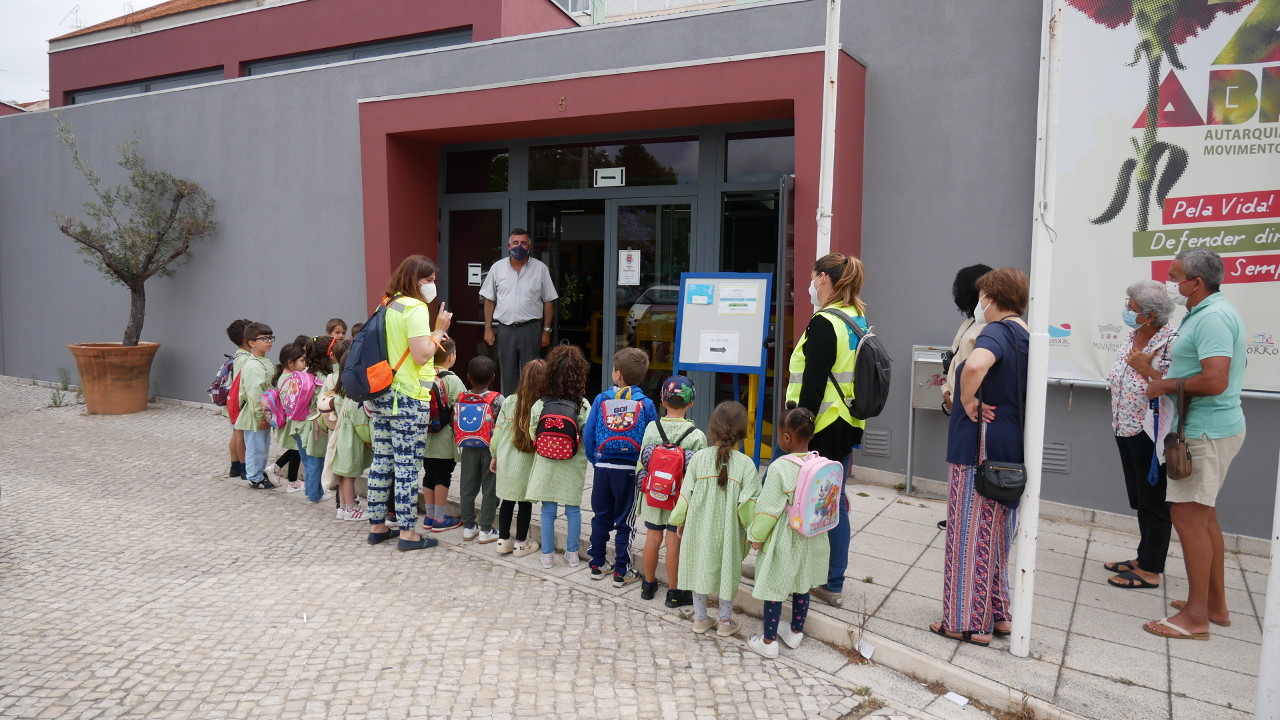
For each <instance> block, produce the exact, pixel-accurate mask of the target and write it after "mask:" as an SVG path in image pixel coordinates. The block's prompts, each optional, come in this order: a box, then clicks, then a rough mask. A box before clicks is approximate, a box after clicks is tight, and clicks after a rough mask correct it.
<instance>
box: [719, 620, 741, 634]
mask: <svg viewBox="0 0 1280 720" xmlns="http://www.w3.org/2000/svg"><path fill="white" fill-rule="evenodd" d="M741 629H742V625H741V624H740V623H739V622H738V621H737V620H730V621H729V622H725V621H723V620H721V621H720V626H719V627H717V628H716V634H717V635H719V636H720V637H733V636H734V635H737V634H738V631H739V630H741Z"/></svg>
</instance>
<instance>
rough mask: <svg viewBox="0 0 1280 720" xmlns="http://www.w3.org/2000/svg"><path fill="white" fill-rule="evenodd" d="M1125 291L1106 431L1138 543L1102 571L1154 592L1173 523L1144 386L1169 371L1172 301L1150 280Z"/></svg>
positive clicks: (1118, 582)
mask: <svg viewBox="0 0 1280 720" xmlns="http://www.w3.org/2000/svg"><path fill="white" fill-rule="evenodd" d="M1127 292H1128V293H1129V297H1128V298H1126V299H1125V305H1124V312H1123V319H1124V322H1125V324H1126V325H1128V326H1129V327H1131V328H1133V330H1132V332H1130V333H1129V339H1128V340H1127V341H1125V343H1124V344H1123V345H1121V346H1120V349H1119V351H1117V352H1116V360H1115V362H1114V363H1113V364H1112V365H1111V372H1110V374H1108V375H1107V380H1108V381H1110V383H1111V429H1112V431H1114V432H1115V435H1116V445H1117V446H1118V447H1119V448H1120V464H1121V467H1122V468H1123V470H1124V486H1125V489H1126V490H1127V491H1128V493H1129V507H1131V508H1133V509H1134V510H1136V511H1137V513H1138V533H1139V538H1140V539H1139V540H1138V557H1137V558H1135V559H1133V560H1121V561H1117V562H1109V563H1105V564H1104V565H1103V567H1105V568H1106V569H1107V570H1109V571H1111V572H1113V573H1117V574H1116V575H1115V576H1114V577H1111V578H1109V579H1108V580H1107V582H1108V583H1110V584H1112V585H1114V586H1116V587H1120V588H1158V587H1160V576H1161V575H1162V574H1163V573H1164V560H1165V555H1167V554H1168V552H1169V534H1170V531H1171V530H1172V528H1173V521H1172V520H1171V519H1170V517H1169V503H1167V502H1165V499H1164V491H1165V485H1166V478H1165V470H1164V464H1163V463H1161V462H1158V461H1156V462H1153V458H1155V457H1156V455H1155V450H1156V443H1155V440H1154V439H1153V438H1155V437H1159V436H1160V433H1159V428H1156V427H1154V426H1153V424H1152V423H1153V418H1152V412H1151V406H1150V401H1149V400H1148V399H1147V385H1148V384H1150V382H1151V381H1152V380H1156V379H1159V378H1162V377H1164V374H1165V371H1166V370H1168V369H1169V344H1170V342H1171V341H1172V340H1173V335H1174V332H1173V327H1172V326H1170V325H1169V315H1170V314H1171V313H1173V301H1172V300H1170V299H1169V295H1168V294H1167V293H1166V292H1165V289H1164V285H1163V284H1161V283H1158V282H1156V281H1154V280H1140V281H1138V282H1136V283H1134V284H1132V285H1130V286H1129V289H1128V291H1127ZM1162 409H1163V410H1165V413H1163V416H1162V417H1161V424H1164V423H1167V422H1168V421H1169V420H1170V419H1171V415H1172V410H1173V406H1172V403H1168V402H1166V403H1165V407H1164V408H1162Z"/></svg>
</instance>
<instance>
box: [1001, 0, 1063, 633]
mask: <svg viewBox="0 0 1280 720" xmlns="http://www.w3.org/2000/svg"><path fill="white" fill-rule="evenodd" d="M1056 19H1057V7H1056V2H1055V0H1044V9H1043V11H1042V15H1041V18H1040V23H1041V33H1040V99H1039V103H1038V117H1037V119H1036V171H1035V172H1036V174H1035V178H1036V180H1035V182H1036V188H1035V203H1036V206H1035V212H1034V214H1033V218H1034V219H1033V223H1034V235H1033V240H1032V245H1031V297H1030V300H1031V305H1030V312H1029V313H1028V315H1027V320H1028V325H1029V326H1030V327H1031V342H1030V348H1029V355H1028V358H1027V395H1026V398H1027V406H1026V416H1025V418H1024V424H1023V438H1022V447H1023V458H1024V462H1025V464H1026V466H1027V489H1026V490H1025V491H1024V492H1023V494H1022V502H1021V504H1020V505H1019V506H1018V531H1017V540H1018V542H1017V548H1016V550H1015V554H1014V558H1013V561H1014V562H1013V578H1012V580H1013V608H1012V611H1013V628H1012V631H1013V634H1012V636H1011V637H1010V638H1009V640H1010V644H1009V652H1011V653H1013V654H1014V655H1016V656H1018V657H1027V656H1029V655H1030V654H1031V613H1032V605H1033V601H1034V599H1035V587H1036V583H1035V570H1036V536H1037V534H1038V533H1039V530H1040V477H1041V469H1042V465H1043V460H1044V420H1045V412H1046V397H1045V394H1046V391H1047V388H1048V376H1049V335H1048V330H1049V278H1050V275H1051V268H1052V263H1053V237H1052V236H1053V229H1052V228H1053V205H1052V204H1051V203H1050V202H1049V198H1051V197H1052V195H1053V187H1054V183H1053V172H1054V152H1053V143H1052V142H1051V141H1050V136H1051V135H1052V133H1053V130H1054V126H1055V125H1056V121H1055V117H1056V113H1057V80H1058V77H1057V58H1058V47H1057V41H1056V38H1055V37H1054V30H1053V29H1054V28H1055V27H1056V24H1057V23H1056Z"/></svg>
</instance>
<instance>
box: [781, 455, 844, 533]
mask: <svg viewBox="0 0 1280 720" xmlns="http://www.w3.org/2000/svg"><path fill="white" fill-rule="evenodd" d="M784 457H785V458H786V459H787V460H790V461H791V462H793V463H795V464H797V465H799V466H800V476H799V477H798V478H796V491H795V494H794V495H793V497H792V501H791V503H790V504H789V505H787V524H788V525H790V526H791V529H792V530H795V531H796V532H798V533H800V534H801V535H803V536H805V537H813V536H815V535H821V534H822V533H824V532H827V531H828V530H830V529H831V528H833V527H835V526H836V525H837V524H838V523H839V522H840V491H841V490H842V489H843V488H844V466H843V465H841V464H840V463H838V462H836V461H835V460H828V459H826V458H824V457H822V456H821V455H819V454H818V453H816V452H811V453H809V454H808V455H805V456H803V457H796V456H795V455H786V456H784Z"/></svg>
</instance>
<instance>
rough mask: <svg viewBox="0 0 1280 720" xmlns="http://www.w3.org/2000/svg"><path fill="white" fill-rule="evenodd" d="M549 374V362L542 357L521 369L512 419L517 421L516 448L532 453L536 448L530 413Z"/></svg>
mask: <svg viewBox="0 0 1280 720" xmlns="http://www.w3.org/2000/svg"><path fill="white" fill-rule="evenodd" d="M546 374H547V363H546V361H545V360H543V359H542V358H534V359H532V360H530V361H529V362H527V363H525V364H524V368H523V369H522V370H521V371H520V384H519V386H517V387H516V416H515V417H514V418H512V419H511V422H513V423H515V428H516V435H515V438H513V440H514V442H513V444H514V445H515V446H516V450H519V451H520V452H523V453H531V452H533V450H534V446H533V436H532V435H530V434H529V413H530V412H531V411H532V410H533V403H534V401H536V400H537V399H538V392H539V391H540V390H541V389H542V384H543V381H544V379H545V377H546Z"/></svg>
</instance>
